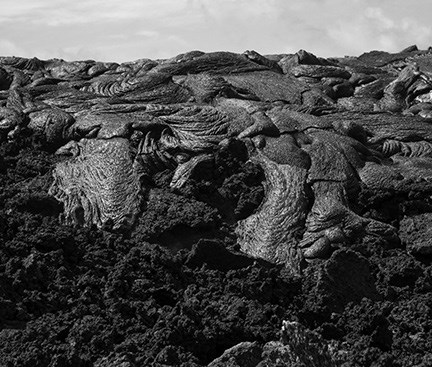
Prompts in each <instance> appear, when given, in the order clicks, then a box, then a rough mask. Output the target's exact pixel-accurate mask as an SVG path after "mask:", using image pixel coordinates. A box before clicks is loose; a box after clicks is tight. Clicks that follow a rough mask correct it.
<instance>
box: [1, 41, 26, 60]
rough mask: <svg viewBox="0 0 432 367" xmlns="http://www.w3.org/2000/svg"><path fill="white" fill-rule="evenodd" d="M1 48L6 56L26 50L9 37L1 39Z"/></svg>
mask: <svg viewBox="0 0 432 367" xmlns="http://www.w3.org/2000/svg"><path fill="white" fill-rule="evenodd" d="M0 50H1V52H2V55H4V56H15V55H21V54H23V53H24V52H25V50H24V49H22V48H21V47H19V46H18V45H16V44H15V43H14V42H11V41H9V40H7V39H0Z"/></svg>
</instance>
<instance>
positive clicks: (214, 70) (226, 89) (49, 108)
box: [0, 47, 432, 367]
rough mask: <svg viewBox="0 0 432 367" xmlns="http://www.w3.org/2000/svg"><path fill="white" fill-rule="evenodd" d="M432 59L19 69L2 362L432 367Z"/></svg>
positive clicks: (1, 117) (254, 58) (203, 57)
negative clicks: (289, 334) (282, 329)
mask: <svg viewBox="0 0 432 367" xmlns="http://www.w3.org/2000/svg"><path fill="white" fill-rule="evenodd" d="M431 65H432V54H431V53H430V52H429V51H422V50H418V49H417V48H416V47H409V48H407V49H405V50H403V51H402V52H400V53H395V54H389V53H385V52H380V51H373V52H369V53H365V54H363V55H361V56H359V57H344V58H332V59H324V58H320V57H318V56H315V55H313V54H311V53H309V52H307V51H304V50H300V51H299V52H297V53H296V54H293V55H267V56H264V55H260V54H258V53H257V52H255V51H246V52H245V53H244V54H234V53H228V52H215V53H203V52H200V51H192V52H189V53H186V54H182V55H178V56H176V57H174V58H172V59H168V60H149V59H141V60H137V61H134V62H129V63H123V64H116V63H101V62H96V61H77V62H66V61H64V60H57V59H55V60H46V61H43V60H38V59H36V58H33V59H24V58H19V57H1V58H0V176H1V177H0V242H1V246H0V365H5V366H32V367H33V366H51V367H54V366H93V365H94V366H141V365H156V366H164V365H172V366H181V365H183V366H203V365H208V364H209V363H210V365H212V366H218V365H232V366H242V365H251V366H252V365H253V366H260V367H262V366H265V365H269V366H270V365H271V366H273V365H274V366H276V365H280V364H281V363H285V365H290V364H292V365H295V363H302V365H304V366H315V365H317V366H319V365H343V366H383V367H384V366H400V367H402V366H428V365H430V364H431V363H432V355H431V352H430V350H431V348H432V343H431V340H432V328H431V317H432V313H431V310H432V303H431V299H432V267H431V260H432V258H431V256H432V255H431V254H432V247H431V243H430V242H431V241H430V236H429V232H430V227H431V223H432V222H431V221H432V214H431V213H432V202H431V195H432V124H431V121H432V120H431V119H432V113H431V111H432V97H431V96H432V81H431V79H432V67H431ZM283 320H289V322H286V323H285V324H284V325H285V329H284V330H285V331H284V333H285V334H284V333H282V334H283V335H285V336H282V338H281V336H280V335H279V334H278V330H280V326H281V325H282V321H283ZM286 330H291V331H290V332H289V333H291V334H292V335H293V337H292V338H291V339H290V337H289V336H287V331H286ZM278 339H279V341H278V342H277V341H275V340H278ZM290 343H291V344H290ZM312 346H313V347H312ZM313 356H315V357H313ZM308 357H310V358H308ZM321 357H322V358H323V359H322V360H321V359H320V358H321Z"/></svg>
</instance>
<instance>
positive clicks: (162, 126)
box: [0, 50, 432, 272]
mask: <svg viewBox="0 0 432 367" xmlns="http://www.w3.org/2000/svg"><path fill="white" fill-rule="evenodd" d="M430 59H432V55H431V54H430V52H428V51H418V50H415V51H411V52H405V51H404V52H403V53H401V54H400V56H399V57H393V56H392V55H390V54H385V53H377V52H375V53H374V52H372V53H369V54H365V55H362V56H360V57H358V58H355V57H352V58H350V57H346V58H333V59H328V60H326V59H322V58H318V57H316V56H314V55H312V54H310V53H308V52H306V51H303V50H301V51H299V52H298V53H296V54H294V55H279V56H267V57H266V56H262V55H260V54H258V53H257V52H255V51H247V52H245V53H244V54H242V55H240V54H233V53H227V52H218V53H208V54H206V53H202V52H190V53H187V54H184V55H179V56H177V57H176V58H173V59H170V60H164V61H152V60H148V59H143V60H137V61H135V62H131V63H125V64H121V65H119V64H116V63H97V62H94V61H85V62H84V61H81V62H66V61H63V60H48V61H41V60H37V59H32V60H27V59H22V58H16V57H3V58H1V59H0V63H1V69H0V71H1V74H0V77H1V80H0V86H1V89H2V90H3V91H2V92H1V93H2V94H1V97H2V101H3V102H2V106H1V110H0V115H1V122H0V133H1V136H2V139H11V140H13V139H15V138H16V137H17V136H18V135H19V132H20V131H22V130H24V129H29V130H30V131H32V132H33V133H35V134H36V133H37V134H39V135H42V136H44V137H45V141H46V144H49V145H50V149H53V148H56V149H58V151H57V153H58V154H59V155H61V156H65V157H66V158H64V159H62V160H61V161H60V162H59V163H58V164H57V167H56V169H55V170H54V172H53V177H54V180H53V183H52V187H51V188H50V191H49V193H50V194H51V195H53V196H54V197H55V198H56V199H57V200H59V201H60V202H62V203H63V205H64V214H63V218H64V221H65V222H66V223H72V224H77V225H92V224H94V225H96V226H98V227H99V228H102V227H104V228H106V226H110V225H111V226H112V227H113V228H114V229H115V228H118V227H119V226H126V227H129V228H131V227H132V226H133V224H134V221H135V220H136V218H137V217H139V216H140V213H142V211H143V210H144V211H145V200H146V199H145V197H146V194H145V193H146V192H147V191H149V190H151V189H152V188H151V184H149V182H151V181H152V178H153V176H154V175H155V174H158V173H160V172H163V171H165V170H171V171H172V172H173V177H172V182H171V187H172V189H180V188H181V187H182V186H184V184H185V183H186V182H187V180H188V179H189V178H190V177H191V176H192V175H193V172H194V171H197V170H199V169H200V168H199V166H200V165H202V164H203V162H207V163H209V162H210V163H211V162H212V160H213V159H214V158H213V157H214V154H215V152H217V151H218V150H219V149H221V146H223V145H224V144H225V143H226V142H227V141H232V140H238V141H240V142H242V143H243V144H244V145H245V146H246V147H247V149H248V155H249V158H250V160H251V161H252V162H254V163H255V164H256V165H258V166H260V167H261V168H262V170H263V171H264V173H265V181H266V182H265V184H264V186H265V196H264V199H263V201H262V202H261V204H260V205H259V207H258V208H257V209H256V211H255V212H254V213H250V214H249V216H248V217H247V218H244V219H242V220H240V221H239V222H238V225H237V229H236V233H237V236H238V243H239V245H240V248H241V249H242V251H244V252H246V253H248V254H250V255H252V256H255V257H260V258H263V259H265V260H268V261H270V262H274V263H284V264H286V265H287V266H288V267H290V268H291V269H293V270H294V271H297V272H298V271H299V270H298V269H299V265H300V262H301V261H302V259H303V258H306V259H311V258H316V257H318V258H320V257H321V258H322V257H326V256H328V254H329V253H330V252H331V250H332V248H339V247H345V246H349V244H350V242H352V240H353V239H354V238H358V237H361V236H364V235H365V234H366V233H372V234H373V235H375V236H378V237H381V238H383V239H385V240H388V241H397V240H398V235H397V229H396V228H393V227H392V226H391V225H389V224H385V223H381V222H379V221H377V220H373V219H366V218H363V217H362V215H361V213H356V212H355V206H356V205H355V201H356V195H357V192H358V188H359V187H360V185H366V186H371V187H373V188H374V189H380V188H384V187H385V188H389V187H396V186H398V185H399V186H400V185H401V184H402V183H404V185H405V187H406V190H409V186H410V182H413V181H412V179H413V177H415V176H416V172H418V171H417V167H418V165H421V167H422V168H421V169H422V176H426V177H430V176H431V175H432V170H431V169H430V168H429V166H430V165H431V163H432V158H431V152H432V148H431V147H432V143H431V139H432V138H431V136H432V128H431V127H430V126H431V125H430V124H429V121H430V119H431V118H432V115H431V111H432V79H431V75H432V74H431V73H432V69H431V67H430V65H431V63H430ZM67 156H71V157H67ZM382 172H391V174H389V175H388V176H387V177H382V176H381V173H382ZM142 200H143V201H144V203H142V202H141V201H142Z"/></svg>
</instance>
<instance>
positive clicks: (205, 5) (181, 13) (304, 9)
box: [0, 0, 432, 61]
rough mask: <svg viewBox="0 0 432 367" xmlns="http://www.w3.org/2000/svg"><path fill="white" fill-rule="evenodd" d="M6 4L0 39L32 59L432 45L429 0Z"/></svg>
mask: <svg viewBox="0 0 432 367" xmlns="http://www.w3.org/2000/svg"><path fill="white" fill-rule="evenodd" d="M3 2H5V4H3ZM3 2H2V12H1V14H0V34H7V35H8V37H7V39H8V42H10V43H11V44H12V45H14V47H15V49H14V52H20V53H21V55H23V56H28V57H31V56H38V57H41V56H40V55H43V56H44V57H65V58H66V57H67V58H72V57H74V58H75V57H82V58H95V57H100V58H102V59H103V60H107V61H110V60H114V61H126V60H131V59H138V58H143V57H149V58H167V57H172V56H174V55H176V54H179V53H183V52H185V51H189V50H192V49H195V50H196V49H199V50H203V51H215V50H227V51H234V52H243V51H244V50H246V49H255V50H256V51H258V52H261V53H264V54H268V53H290V52H296V51H298V50H299V49H300V48H303V49H306V50H308V51H311V52H314V53H316V54H317V55H319V56H325V57H328V56H342V55H356V54H359V53H361V52H364V51H368V50H371V49H383V50H387V51H397V50H399V49H402V48H404V47H405V46H407V45H410V44H413V43H417V44H418V45H419V46H420V47H425V48H426V47H427V46H429V44H428V42H430V39H432V28H431V26H430V20H429V17H430V15H429V14H432V3H430V0H416V5H415V6H413V5H412V4H407V3H408V2H406V1H404V0H381V1H379V2H378V1H376V0H352V1H346V0H302V1H288V0H217V1H214V0H121V1H118V0H92V1H87V0H75V1H70V0H56V1H55V2H54V1H52V0H3ZM5 50H12V46H11V45H9V46H8V47H5V48H4V49H3V51H0V52H2V53H5ZM60 55H63V56H60ZM86 55H88V56H86Z"/></svg>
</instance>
